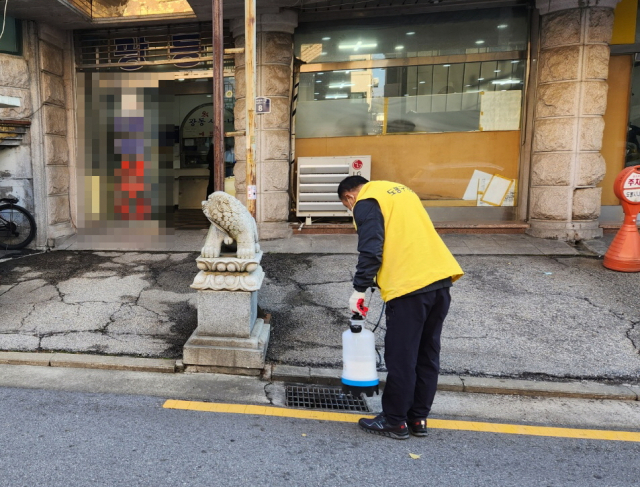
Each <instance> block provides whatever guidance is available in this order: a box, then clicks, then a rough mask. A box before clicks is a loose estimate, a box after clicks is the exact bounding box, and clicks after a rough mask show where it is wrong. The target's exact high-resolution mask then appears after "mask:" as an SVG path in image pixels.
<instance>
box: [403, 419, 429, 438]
mask: <svg viewBox="0 0 640 487" xmlns="http://www.w3.org/2000/svg"><path fill="white" fill-rule="evenodd" d="M407 424H408V425H409V433H411V434H412V435H413V436H427V418H422V419H410V420H409V421H407Z"/></svg>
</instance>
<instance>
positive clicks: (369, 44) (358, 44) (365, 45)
mask: <svg viewBox="0 0 640 487" xmlns="http://www.w3.org/2000/svg"><path fill="white" fill-rule="evenodd" d="M373 47H378V43H377V42H362V41H358V42H356V43H355V44H339V45H338V49H353V50H354V51H357V50H358V49H371V48H373Z"/></svg>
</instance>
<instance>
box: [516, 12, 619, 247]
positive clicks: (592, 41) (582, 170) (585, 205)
mask: <svg viewBox="0 0 640 487" xmlns="http://www.w3.org/2000/svg"><path fill="white" fill-rule="evenodd" d="M617 2H618V0H544V1H543V0H537V7H538V9H539V10H540V14H541V15H542V18H541V32H540V56H539V60H540V61H539V66H538V85H537V93H536V108H535V125H534V135H533V153H532V161H531V192H530V206H529V208H530V209H529V223H530V225H531V228H530V229H529V230H528V233H529V234H531V235H533V236H536V237H543V238H559V239H563V240H571V241H574V240H582V239H588V238H594V237H598V236H601V235H602V230H601V229H600V228H599V223H598V217H599V215H600V198H601V189H600V188H596V187H595V186H596V184H598V183H599V182H600V181H601V180H602V179H603V178H604V175H605V170H606V167H605V162H604V158H603V157H602V155H601V154H600V149H601V148H602V134H603V130H604V119H603V115H604V112H605V109H606V106H607V82H606V80H607V74H608V69H609V41H610V40H611V35H612V31H613V8H614V7H615V5H616V3H617Z"/></svg>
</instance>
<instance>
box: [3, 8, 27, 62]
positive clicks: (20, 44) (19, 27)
mask: <svg viewBox="0 0 640 487" xmlns="http://www.w3.org/2000/svg"><path fill="white" fill-rule="evenodd" d="M9 19H11V20H13V21H14V22H15V24H14V25H15V35H16V50H15V51H6V50H3V49H0V54H9V55H10V56H22V54H23V42H22V21H21V20H20V19H16V18H13V17H9V16H7V20H9ZM1 25H2V24H1V23H0V30H2V27H1ZM5 34H6V30H5Z"/></svg>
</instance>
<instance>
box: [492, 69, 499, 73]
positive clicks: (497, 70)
mask: <svg viewBox="0 0 640 487" xmlns="http://www.w3.org/2000/svg"><path fill="white" fill-rule="evenodd" d="M500 71H501V70H500V69H494V70H493V72H494V73H499V72H500Z"/></svg>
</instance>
